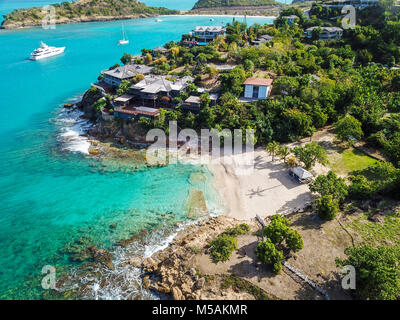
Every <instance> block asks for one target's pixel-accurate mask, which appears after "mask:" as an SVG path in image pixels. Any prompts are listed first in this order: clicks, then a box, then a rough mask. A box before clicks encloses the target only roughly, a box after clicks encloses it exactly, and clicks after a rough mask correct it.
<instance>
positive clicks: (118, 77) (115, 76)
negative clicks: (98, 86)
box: [101, 64, 153, 87]
mask: <svg viewBox="0 0 400 320" xmlns="http://www.w3.org/2000/svg"><path fill="white" fill-rule="evenodd" d="M152 71H153V67H149V66H146V65H143V64H127V65H124V66H120V67H116V68H114V69H109V70H104V71H102V72H101V73H102V75H103V77H104V78H103V81H104V82H105V83H106V84H108V85H110V86H112V87H119V85H120V84H121V82H122V81H123V80H131V79H132V78H133V77H134V76H136V75H137V74H143V75H147V74H150V73H151V72H152Z"/></svg>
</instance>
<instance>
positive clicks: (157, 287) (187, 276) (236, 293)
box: [128, 216, 275, 300]
mask: <svg viewBox="0 0 400 320" xmlns="http://www.w3.org/2000/svg"><path fill="white" fill-rule="evenodd" d="M238 223H239V221H238V220H236V219H234V218H231V217H226V216H219V217H211V218H206V219H203V220H201V221H199V222H198V223H197V224H195V225H191V226H189V227H187V228H185V229H184V230H182V231H180V232H179V233H178V235H177V236H176V237H175V239H174V241H173V242H172V243H171V244H170V246H168V248H166V249H165V250H162V251H159V252H157V253H155V254H154V255H153V256H151V257H149V258H146V259H141V258H139V257H133V258H131V259H130V260H129V262H128V263H129V264H130V265H132V266H135V267H138V268H141V269H142V272H143V285H144V287H145V288H147V289H150V290H152V291H156V292H160V293H163V294H166V295H167V296H169V298H172V299H174V300H225V299H228V300H229V299H238V300H254V299H275V297H273V296H272V295H269V294H268V293H267V292H265V291H264V290H263V289H260V288H257V287H256V286H254V285H253V284H251V283H250V282H248V281H246V280H244V279H239V278H238V277H235V276H233V275H232V274H226V273H222V274H216V275H212V276H210V275H207V274H203V273H202V272H201V270H199V268H197V267H195V265H196V263H195V260H196V258H198V256H199V255H201V254H207V253H208V248H207V244H208V243H209V242H210V241H211V240H212V239H214V238H215V237H216V236H217V235H218V234H220V233H222V232H224V231H225V229H226V228H228V227H234V226H236V225H237V224H238ZM256 228H257V226H256V225H253V229H256ZM210 263H212V262H210Z"/></svg>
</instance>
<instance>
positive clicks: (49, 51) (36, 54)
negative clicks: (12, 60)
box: [29, 41, 65, 60]
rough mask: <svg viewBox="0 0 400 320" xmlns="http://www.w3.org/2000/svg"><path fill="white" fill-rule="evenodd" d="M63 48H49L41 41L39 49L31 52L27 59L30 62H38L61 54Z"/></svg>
mask: <svg viewBox="0 0 400 320" xmlns="http://www.w3.org/2000/svg"><path fill="white" fill-rule="evenodd" d="M64 50H65V47H59V48H57V47H50V46H48V45H47V44H45V43H44V42H43V41H40V48H37V49H35V50H33V52H32V53H31V56H30V57H29V59H30V60H40V59H44V58H48V57H53V56H56V55H59V54H61V53H63V52H64Z"/></svg>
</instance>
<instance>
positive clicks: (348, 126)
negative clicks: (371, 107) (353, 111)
mask: <svg viewBox="0 0 400 320" xmlns="http://www.w3.org/2000/svg"><path fill="white" fill-rule="evenodd" d="M334 127H335V132H336V135H337V136H338V138H339V139H340V140H341V141H343V142H344V141H349V140H350V139H351V138H352V137H353V138H355V139H358V140H359V139H361V138H362V136H363V131H362V129H361V122H360V121H358V120H357V119H356V118H354V117H352V116H345V117H343V118H342V119H340V120H339V121H338V122H336V123H335V124H334Z"/></svg>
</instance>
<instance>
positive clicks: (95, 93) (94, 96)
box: [76, 87, 103, 120]
mask: <svg viewBox="0 0 400 320" xmlns="http://www.w3.org/2000/svg"><path fill="white" fill-rule="evenodd" d="M102 97H103V94H102V92H101V91H100V89H97V88H95V87H92V88H90V89H89V90H88V91H86V92H85V94H84V95H83V97H82V100H81V101H80V102H78V103H77V104H76V105H77V107H78V108H79V109H80V110H82V111H83V113H84V115H83V117H85V118H87V119H90V120H96V118H97V112H96V109H95V108H94V106H93V105H94V103H95V102H96V101H97V100H99V99H100V98H102Z"/></svg>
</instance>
